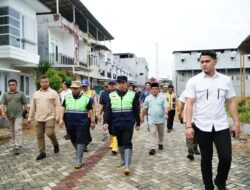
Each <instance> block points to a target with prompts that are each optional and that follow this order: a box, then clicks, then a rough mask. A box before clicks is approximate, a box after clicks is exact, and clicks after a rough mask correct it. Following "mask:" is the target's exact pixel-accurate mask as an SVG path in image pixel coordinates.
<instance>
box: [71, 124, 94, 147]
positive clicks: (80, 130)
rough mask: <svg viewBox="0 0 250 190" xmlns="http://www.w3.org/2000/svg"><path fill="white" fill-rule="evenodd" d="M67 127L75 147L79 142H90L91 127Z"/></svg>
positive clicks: (86, 143)
mask: <svg viewBox="0 0 250 190" xmlns="http://www.w3.org/2000/svg"><path fill="white" fill-rule="evenodd" d="M66 129H67V134H68V135H69V138H70V140H71V143H72V144H73V146H74V147H76V145H77V144H85V145H88V144H89V132H88V131H89V127H75V128H73V127H72V128H66Z"/></svg>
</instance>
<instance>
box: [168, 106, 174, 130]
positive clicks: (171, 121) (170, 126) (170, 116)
mask: <svg viewBox="0 0 250 190" xmlns="http://www.w3.org/2000/svg"><path fill="white" fill-rule="evenodd" d="M174 116H175V110H169V112H168V120H167V128H168V129H173V124H174Z"/></svg>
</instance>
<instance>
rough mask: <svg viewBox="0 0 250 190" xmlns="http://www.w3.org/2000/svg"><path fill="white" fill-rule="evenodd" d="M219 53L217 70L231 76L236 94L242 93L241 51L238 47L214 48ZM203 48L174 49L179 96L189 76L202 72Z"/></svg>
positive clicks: (249, 71) (249, 73)
mask: <svg viewBox="0 0 250 190" xmlns="http://www.w3.org/2000/svg"><path fill="white" fill-rule="evenodd" d="M213 50H214V51H215V52H216V53H217V57H218V63H217V65H216V70H217V71H218V72H220V73H223V74H226V75H228V76H229V77H231V79H232V82H233V85H234V88H235V91H236V94H237V95H240V53H239V52H238V51H237V49H236V48H229V49H213ZM201 51H202V50H187V51H174V52H173V55H174V66H175V71H174V74H173V85H174V86H175V91H176V93H177V95H178V96H179V95H180V94H181V92H182V91H183V90H184V89H185V85H186V82H187V80H188V79H189V78H191V77H193V76H194V75H196V74H198V73H200V72H201V69H200V59H199V58H200V53H201ZM244 60H245V71H246V75H245V80H246V87H245V89H246V95H250V82H247V81H250V56H249V55H245V56H244Z"/></svg>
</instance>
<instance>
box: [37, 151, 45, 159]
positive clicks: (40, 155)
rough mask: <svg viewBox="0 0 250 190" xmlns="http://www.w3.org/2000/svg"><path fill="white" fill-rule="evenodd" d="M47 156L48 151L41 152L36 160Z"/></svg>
mask: <svg viewBox="0 0 250 190" xmlns="http://www.w3.org/2000/svg"><path fill="white" fill-rule="evenodd" d="M44 158H46V153H45V152H41V153H40V154H39V155H38V156H37V157H36V160H42V159H44Z"/></svg>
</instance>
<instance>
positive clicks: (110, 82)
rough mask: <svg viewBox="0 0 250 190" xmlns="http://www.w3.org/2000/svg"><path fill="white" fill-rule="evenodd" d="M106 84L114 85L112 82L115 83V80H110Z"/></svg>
mask: <svg viewBox="0 0 250 190" xmlns="http://www.w3.org/2000/svg"><path fill="white" fill-rule="evenodd" d="M108 84H111V85H112V84H113V85H114V84H116V81H115V80H110V81H109V83H108Z"/></svg>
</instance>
